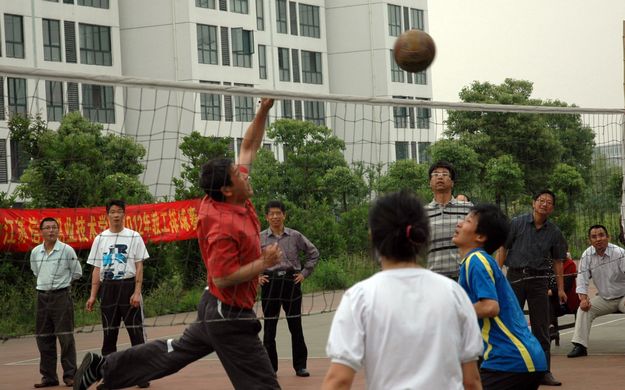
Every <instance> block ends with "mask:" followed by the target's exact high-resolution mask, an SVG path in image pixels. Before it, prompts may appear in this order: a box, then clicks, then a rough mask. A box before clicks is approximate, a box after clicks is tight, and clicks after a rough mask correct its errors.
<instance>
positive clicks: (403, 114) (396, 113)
mask: <svg viewBox="0 0 625 390" xmlns="http://www.w3.org/2000/svg"><path fill="white" fill-rule="evenodd" d="M393 99H407V98H406V97H405V96H393ZM408 116H409V115H408V107H393V119H394V122H395V128H396V129H405V128H407V127H408Z"/></svg>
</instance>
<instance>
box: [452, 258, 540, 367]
mask: <svg viewBox="0 0 625 390" xmlns="http://www.w3.org/2000/svg"><path fill="white" fill-rule="evenodd" d="M458 283H460V285H461V286H462V288H464V289H465V291H466V292H467V294H468V295H469V298H470V299H471V302H473V303H476V302H477V301H479V300H480V299H492V300H495V301H497V302H498V303H499V315H497V316H495V317H490V318H480V319H479V323H480V328H481V330H482V339H483V340H484V362H483V363H482V368H485V369H489V370H493V371H504V372H519V373H521V372H535V371H546V370H547V361H546V359H545V353H544V352H543V350H542V348H541V346H540V343H539V342H538V340H537V339H536V338H535V337H534V335H533V334H532V332H531V331H530V330H529V328H528V326H527V322H526V320H525V316H524V315H523V311H522V310H521V307H520V306H519V301H518V300H517V298H516V296H515V295H514V292H513V291H512V287H511V286H510V283H509V282H508V280H507V279H506V277H505V276H504V275H503V272H501V269H500V268H499V266H498V264H497V262H496V261H495V260H494V259H493V258H492V257H491V256H490V255H489V254H488V253H486V252H485V251H484V250H483V249H482V248H477V249H474V250H473V251H471V252H469V254H468V255H467V256H466V257H465V258H464V259H463V260H462V263H461V265H460V274H459V278H458Z"/></svg>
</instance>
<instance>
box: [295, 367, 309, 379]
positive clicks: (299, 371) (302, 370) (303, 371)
mask: <svg viewBox="0 0 625 390" xmlns="http://www.w3.org/2000/svg"><path fill="white" fill-rule="evenodd" d="M295 375H297V376H301V377H307V376H310V372H308V370H307V369H305V368H298V369H297V370H295Z"/></svg>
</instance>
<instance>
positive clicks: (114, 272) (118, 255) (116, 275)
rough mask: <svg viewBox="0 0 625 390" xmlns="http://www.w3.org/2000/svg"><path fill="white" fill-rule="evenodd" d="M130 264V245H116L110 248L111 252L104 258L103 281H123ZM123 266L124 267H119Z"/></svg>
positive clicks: (105, 254)
mask: <svg viewBox="0 0 625 390" xmlns="http://www.w3.org/2000/svg"><path fill="white" fill-rule="evenodd" d="M127 262H128V245H125V244H115V245H111V246H109V251H108V252H107V253H104V255H103V256H102V271H103V272H104V276H103V279H105V280H111V279H113V280H114V279H123V278H124V274H125V273H126V263H127ZM118 264H122V266H121V267H120V266H118Z"/></svg>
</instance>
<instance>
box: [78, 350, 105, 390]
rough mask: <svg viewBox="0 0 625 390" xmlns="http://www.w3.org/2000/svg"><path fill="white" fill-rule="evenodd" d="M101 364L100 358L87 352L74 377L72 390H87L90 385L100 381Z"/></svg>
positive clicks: (101, 359) (102, 360)
mask: <svg viewBox="0 0 625 390" xmlns="http://www.w3.org/2000/svg"><path fill="white" fill-rule="evenodd" d="M103 362H104V358H103V357H102V356H100V355H98V354H96V353H93V352H87V354H86V355H85V357H84V358H83V359H82V363H81V364H80V367H79V368H78V371H76V375H75V376H74V390H87V389H88V388H89V387H90V386H91V385H92V384H94V383H96V382H97V381H99V380H100V379H102V373H101V372H100V368H101V366H102V363H103Z"/></svg>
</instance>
